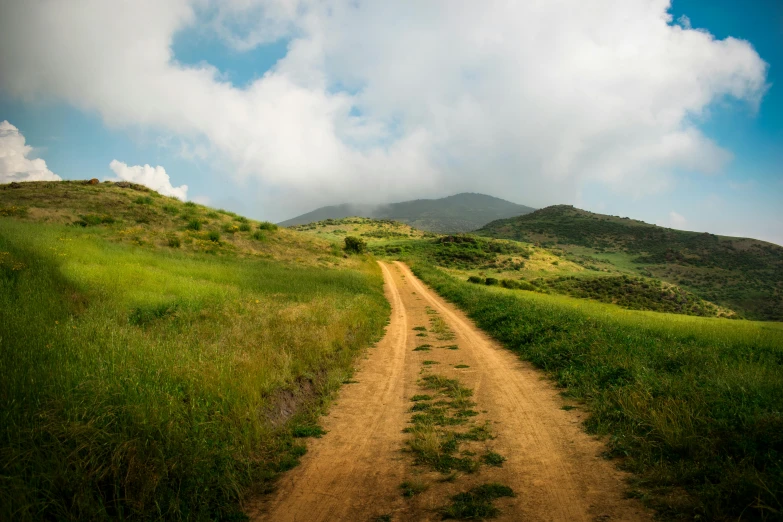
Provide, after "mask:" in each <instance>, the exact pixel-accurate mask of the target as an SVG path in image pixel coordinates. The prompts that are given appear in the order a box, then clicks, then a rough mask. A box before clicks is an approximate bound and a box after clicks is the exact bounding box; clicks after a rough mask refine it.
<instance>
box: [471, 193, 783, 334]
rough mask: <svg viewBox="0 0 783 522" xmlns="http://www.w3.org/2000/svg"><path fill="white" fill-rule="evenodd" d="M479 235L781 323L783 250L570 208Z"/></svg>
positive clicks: (496, 225) (505, 222)
mask: <svg viewBox="0 0 783 522" xmlns="http://www.w3.org/2000/svg"><path fill="white" fill-rule="evenodd" d="M476 233H477V234H480V235H484V236H489V237H494V238H506V239H514V240H517V241H523V242H528V243H533V244H539V245H541V246H544V247H548V248H556V249H561V250H562V251H563V253H564V255H565V257H566V258H567V259H568V260H570V261H572V262H575V263H578V264H580V265H582V266H584V267H586V268H588V269H591V270H601V268H602V267H605V266H611V267H613V268H620V269H622V270H623V271H625V272H626V273H629V274H638V275H642V276H647V277H654V278H657V279H660V280H661V281H666V282H668V283H671V284H676V285H678V286H679V287H681V288H684V289H686V290H688V291H690V292H692V293H693V294H695V295H696V296H698V297H700V298H702V299H705V300H707V301H710V302H713V303H716V304H718V305H721V306H725V307H727V308H730V309H731V310H734V311H735V312H737V313H738V314H739V315H740V316H742V317H746V318H749V319H758V320H773V321H783V247H780V246H777V245H774V244H772V243H767V242H764V241H759V240H756V239H747V238H734V237H725V236H716V235H714V234H708V233H698V232H685V231H681V230H674V229H670V228H664V227H659V226H656V225H650V224H648V223H644V222H642V221H637V220H633V219H629V218H620V217H616V216H607V215H602V214H594V213H592V212H588V211H585V210H581V209H578V208H574V207H572V206H567V205H557V206H552V207H547V208H544V209H541V210H537V211H535V212H532V213H530V214H526V215H523V216H519V217H515V218H510V219H501V220H496V221H493V222H491V223H489V224H487V225H485V226H484V227H482V228H481V229H480V230H477V231H476Z"/></svg>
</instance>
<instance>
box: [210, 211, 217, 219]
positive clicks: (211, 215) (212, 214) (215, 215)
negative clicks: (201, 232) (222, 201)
mask: <svg viewBox="0 0 783 522" xmlns="http://www.w3.org/2000/svg"><path fill="white" fill-rule="evenodd" d="M207 217H208V218H209V219H217V218H219V217H220V215H219V214H218V213H217V212H207Z"/></svg>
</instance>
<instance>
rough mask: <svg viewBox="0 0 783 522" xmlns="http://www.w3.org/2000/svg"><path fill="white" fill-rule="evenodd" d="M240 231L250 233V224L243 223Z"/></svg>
mask: <svg viewBox="0 0 783 522" xmlns="http://www.w3.org/2000/svg"><path fill="white" fill-rule="evenodd" d="M239 230H241V231H242V232H250V223H248V222H247V221H244V222H242V224H241V225H239Z"/></svg>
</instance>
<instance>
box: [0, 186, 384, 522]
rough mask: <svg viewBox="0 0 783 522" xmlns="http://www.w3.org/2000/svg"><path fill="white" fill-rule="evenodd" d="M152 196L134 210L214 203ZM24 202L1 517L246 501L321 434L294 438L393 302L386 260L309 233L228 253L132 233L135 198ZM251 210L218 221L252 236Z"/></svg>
mask: <svg viewBox="0 0 783 522" xmlns="http://www.w3.org/2000/svg"><path fill="white" fill-rule="evenodd" d="M101 188H102V187H98V189H101ZM98 189H96V190H98ZM12 190H13V189H12ZM12 190H9V191H8V192H11V191H12ZM19 190H21V189H19ZM47 190H48V189H47ZM52 190H56V189H52ZM78 190H79V191H81V190H82V189H78ZM89 190H93V189H92V188H91V187H90V188H89ZM69 193H70V192H69V191H65V192H63V194H66V195H67V194H69ZM63 194H60V195H61V196H62V195H63ZM104 196H106V197H108V196H111V198H114V197H116V198H127V197H128V196H127V195H126V194H124V193H122V192H120V191H119V189H117V191H115V189H114V188H111V190H110V191H109V194H108V196H107V195H106V194H104ZM73 197H81V198H85V199H84V200H83V201H81V202H80V205H82V206H83V207H89V206H90V205H91V203H90V201H89V197H90V194H89V192H85V193H82V192H76V190H74V191H73ZM142 197H150V198H151V200H152V201H151V202H149V201H147V199H144V200H143V201H142V202H140V203H138V204H137V203H131V204H133V205H137V206H138V207H139V208H142V207H143V209H146V210H136V209H133V208H130V209H129V210H127V212H147V211H150V210H151V209H152V210H155V212H160V213H161V214H162V215H163V214H165V215H167V216H168V215H170V214H168V212H175V211H176V212H178V213H181V212H185V211H186V208H189V209H194V208H195V209H196V210H198V211H200V212H204V210H201V209H200V207H196V206H188V205H185V204H182V203H181V202H176V201H173V202H167V203H166V205H168V206H171V207H172V209H171V210H170V211H168V210H165V208H166V207H164V206H163V204H162V201H161V200H160V196H142ZM111 198H110V199H111ZM167 199H168V198H167ZM57 201H60V202H61V203H62V202H63V201H65V202H67V201H68V198H65V199H64V200H62V199H58V200H57ZM63 204H65V203H63ZM26 208H29V209H30V210H29V212H27V213H25V215H24V216H15V217H0V416H1V418H2V422H0V426H2V427H1V428H0V463H2V464H0V466H1V469H2V471H1V472H0V481H1V484H0V519H3V520H42V519H51V520H95V519H107V518H112V519H115V518H116V519H123V520H125V519H127V520H134V519H139V520H141V519H187V520H219V519H228V518H232V517H234V518H236V517H240V518H241V516H240V511H239V510H240V503H241V501H242V500H243V499H244V498H246V497H247V495H248V494H250V493H251V492H252V491H254V490H253V488H256V489H255V491H259V490H263V489H264V488H268V487H269V485H270V484H271V481H272V480H273V479H274V477H275V476H276V475H277V474H278V473H279V472H281V471H284V470H286V469H289V468H290V467H292V466H294V465H295V464H296V462H297V459H298V457H299V456H300V455H302V454H303V453H304V451H306V449H305V446H304V445H303V444H302V443H301V442H299V441H297V440H296V439H295V438H294V437H304V436H317V435H318V434H320V433H321V430H320V429H319V428H318V427H317V425H316V424H315V422H316V421H317V413H318V411H319V408H320V405H321V404H322V400H323V399H324V398H325V397H326V396H328V394H329V393H330V392H331V391H333V390H335V389H336V388H337V387H338V386H339V384H340V383H341V382H343V381H344V380H346V379H347V378H348V377H349V376H350V370H351V364H352V361H353V359H354V356H355V354H356V353H357V350H359V349H360V348H362V347H363V346H366V345H368V344H369V343H370V342H372V341H373V340H375V339H377V338H378V337H379V335H380V334H381V332H382V327H383V325H384V323H385V321H386V319H387V317H388V303H387V302H386V300H385V299H384V296H383V291H382V277H381V274H380V271H379V269H378V268H377V266H376V265H375V263H373V262H371V261H370V260H361V259H360V258H356V259H352V260H349V261H350V262H351V265H350V267H351V269H326V268H321V267H318V266H316V265H318V263H317V262H311V261H312V258H313V257H314V256H313V255H312V253H311V254H310V255H308V252H316V251H317V250H318V249H319V248H320V247H319V246H318V245H317V244H315V243H313V242H312V241H310V242H309V243H307V242H302V243H301V244H299V243H297V241H298V240H293V243H292V244H288V242H287V240H285V239H283V240H281V241H273V242H274V243H275V244H279V247H275V250H274V252H272V251H269V252H268V257H276V256H277V257H279V258H280V259H282V260H281V261H275V260H272V259H264V258H263V257H265V256H258V255H254V254H253V252H255V250H253V249H252V248H249V251H248V252H247V253H246V254H243V253H242V252H241V250H242V249H243V248H244V247H242V245H243V244H244V243H243V242H245V241H250V239H247V238H246V239H243V240H242V241H238V240H236V239H235V241H236V242H235V243H233V244H234V245H235V246H236V250H238V251H239V252H236V251H235V252H233V253H231V252H228V251H227V250H221V251H220V252H228V254H230V255H228V254H227V255H215V253H206V252H204V253H202V252H199V250H198V249H193V248H187V249H186V248H185V247H184V246H183V248H181V249H180V248H170V247H168V246H167V245H166V244H165V243H163V242H161V243H160V244H159V243H158V241H157V239H154V238H158V237H159V238H165V237H166V236H165V233H164V232H165V227H163V228H158V227H157V226H156V225H154V224H152V223H151V224H150V225H146V224H145V225H142V226H141V227H140V228H139V229H138V230H139V234H141V236H140V237H143V238H151V239H152V241H148V240H147V239H144V240H143V241H142V243H139V242H138V241H127V240H123V239H122V238H121V235H122V232H123V230H127V226H126V225H127V220H128V217H127V216H125V215H124V214H123V215H122V216H119V215H118V216H116V217H117V219H121V220H124V221H126V224H125V225H123V224H117V222H116V221H115V223H113V224H109V225H96V226H91V225H90V226H81V225H76V226H74V225H65V224H60V223H63V222H67V223H70V220H71V216H66V217H63V213H65V212H66V211H65V210H61V209H58V208H57V207H56V205H52V206H51V207H46V209H44V210H45V212H44V210H41V209H40V208H41V207H40V206H39V207H36V206H35V201H34V200H32V199H31V200H30V201H27V202H26ZM101 208H104V207H101ZM124 208H127V207H124ZM47 209H48V210H47ZM156 209H157V210H156ZM87 210H89V208H85V210H84V211H80V212H82V213H84V212H86V211H87ZM47 212H48V214H47ZM94 212H95V211H94ZM123 212H125V211H123ZM36 213H39V214H41V215H39V216H38V218H36V219H40V220H42V221H45V219H44V218H45V217H46V216H49V217H51V219H50V220H49V221H48V223H47V224H41V223H36V222H34V221H35V219H34V217H35V216H34V214H36ZM216 214H218V215H219V216H222V218H221V219H223V218H225V219H226V222H228V220H230V221H231V222H234V218H233V217H232V216H230V215H228V214H223V213H216ZM205 219H213V218H205ZM184 223H185V222H184V221H183V225H182V229H183V231H178V232H176V233H177V235H178V236H180V237H183V238H186V237H188V234H189V232H187V231H185V230H184V228H185V226H184ZM237 223H238V224H239V226H238V227H237V228H238V230H237V231H236V232H233V233H225V232H221V234H222V235H223V236H225V235H229V236H230V235H232V234H233V235H234V236H236V235H238V234H245V235H247V234H248V232H243V231H241V230H242V227H241V225H242V224H243V223H245V222H243V221H237ZM134 226H135V225H134ZM112 227H115V228H112ZM116 227H119V228H116ZM283 234H291V235H294V234H295V233H293V232H284V233H283ZM118 235H120V237H115V236H118ZM283 237H286V236H283ZM220 241H221V242H223V241H224V239H220ZM306 245H314V246H313V248H314V249H315V250H313V251H310V250H308V248H310V247H308V246H306ZM262 250H263V248H262ZM220 252H218V253H220ZM257 252H261V250H258V251H257ZM300 255H301V256H306V257H307V259H304V258H303V259H302V261H301V262H300V261H297V259H296V257H297V256H300Z"/></svg>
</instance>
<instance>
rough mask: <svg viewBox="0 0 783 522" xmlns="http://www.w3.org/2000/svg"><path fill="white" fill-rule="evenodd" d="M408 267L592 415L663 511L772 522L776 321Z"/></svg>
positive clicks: (778, 356)
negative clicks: (611, 301) (623, 303)
mask: <svg viewBox="0 0 783 522" xmlns="http://www.w3.org/2000/svg"><path fill="white" fill-rule="evenodd" d="M407 261H408V262H409V263H410V264H411V266H412V268H413V270H414V272H415V273H416V274H417V275H418V276H419V277H420V278H422V279H423V280H424V281H425V282H426V283H428V284H429V285H431V286H432V287H433V288H434V289H435V290H437V291H438V292H439V293H440V294H441V295H442V296H444V297H445V298H446V299H448V300H450V301H452V302H454V303H455V304H456V305H458V306H459V307H461V308H462V309H464V310H465V311H466V312H467V313H468V314H469V315H470V316H471V317H472V318H473V319H474V320H475V321H476V323H477V324H478V326H479V327H481V328H482V329H484V330H485V331H487V332H489V333H490V334H491V335H493V336H494V337H495V338H497V339H498V340H499V341H501V342H502V343H503V344H505V345H506V346H507V347H508V348H510V349H511V350H513V351H515V352H516V353H518V354H519V355H520V356H521V357H522V358H524V359H526V360H529V361H531V362H532V363H533V364H535V365H536V366H538V367H539V368H542V369H543V370H545V371H546V372H547V373H548V374H549V375H550V376H551V377H552V378H553V379H554V380H555V382H556V383H557V384H558V386H560V387H562V388H563V393H564V395H565V396H566V397H569V398H570V399H572V400H576V401H578V402H582V403H583V405H584V407H585V408H586V409H587V410H588V411H589V412H590V417H589V419H588V420H587V421H586V428H587V429H588V431H590V432H591V433H594V434H598V435H602V436H605V437H606V440H607V442H608V445H609V453H608V455H607V456H608V457H615V458H617V459H618V462H619V464H620V465H621V466H622V467H623V468H625V469H627V470H630V471H632V472H634V473H635V474H636V477H637V478H636V479H635V481H634V483H633V486H632V489H631V491H630V492H629V494H630V495H634V496H640V497H642V498H643V499H644V500H645V501H646V502H647V503H648V504H649V505H652V506H653V507H655V508H656V509H657V510H658V512H659V514H661V515H662V516H663V517H664V518H674V519H690V520H692V519H695V518H698V519H701V520H737V519H742V520H780V518H781V513H782V512H783V505H782V502H783V498H782V496H781V494H780V492H781V491H783V414H782V413H781V412H783V371H781V369H782V368H781V366H782V365H783V325H781V324H780V323H758V322H749V321H731V320H727V319H717V318H701V317H689V316H684V315H672V314H661V313H653V312H642V311H631V310H623V309H620V308H618V307H617V306H613V305H608V304H602V303H597V302H594V301H589V300H584V299H575V298H570V297H565V296H560V295H546V294H541V293H535V292H528V291H520V290H506V289H503V288H499V287H488V286H486V285H475V284H470V283H467V282H464V280H457V279H455V278H454V277H452V276H450V275H449V274H448V273H446V272H445V271H444V270H442V269H437V268H434V267H433V266H432V265H431V264H430V263H429V262H425V261H422V260H419V259H416V258H415V257H410V258H409V259H407Z"/></svg>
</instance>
